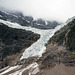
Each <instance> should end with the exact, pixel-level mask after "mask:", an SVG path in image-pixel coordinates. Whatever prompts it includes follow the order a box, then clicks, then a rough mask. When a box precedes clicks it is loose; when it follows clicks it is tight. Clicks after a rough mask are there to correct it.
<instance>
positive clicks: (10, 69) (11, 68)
mask: <svg viewBox="0 0 75 75" xmlns="http://www.w3.org/2000/svg"><path fill="white" fill-rule="evenodd" d="M18 67H19V65H17V66H13V67H10V68H8V69H7V70H6V71H4V72H2V73H0V75H4V74H6V73H8V72H10V71H12V70H16V69H17V68H18Z"/></svg>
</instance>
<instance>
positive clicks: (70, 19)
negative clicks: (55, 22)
mask: <svg viewBox="0 0 75 75" xmlns="http://www.w3.org/2000/svg"><path fill="white" fill-rule="evenodd" d="M74 19H75V16H74V17H72V18H68V20H67V21H66V23H67V24H68V23H69V22H71V21H72V20H74Z"/></svg>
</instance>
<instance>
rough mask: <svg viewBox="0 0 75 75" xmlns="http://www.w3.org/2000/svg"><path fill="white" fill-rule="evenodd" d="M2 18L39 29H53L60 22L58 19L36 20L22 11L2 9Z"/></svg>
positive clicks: (0, 12)
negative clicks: (51, 20)
mask: <svg viewBox="0 0 75 75" xmlns="http://www.w3.org/2000/svg"><path fill="white" fill-rule="evenodd" d="M0 19H2V20H6V21H11V22H16V23H18V24H20V25H22V26H31V27H35V28H39V29H53V28H55V27H56V26H57V25H59V24H60V23H58V22H57V21H53V22H50V21H46V20H43V19H41V18H39V19H37V20H34V19H33V17H31V16H24V15H23V14H22V13H21V12H13V13H12V12H8V13H7V12H5V11H4V12H3V11H0Z"/></svg>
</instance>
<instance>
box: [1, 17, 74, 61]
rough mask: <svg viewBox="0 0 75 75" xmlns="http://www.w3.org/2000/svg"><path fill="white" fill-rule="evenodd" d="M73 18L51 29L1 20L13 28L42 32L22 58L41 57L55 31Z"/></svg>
mask: <svg viewBox="0 0 75 75" xmlns="http://www.w3.org/2000/svg"><path fill="white" fill-rule="evenodd" d="M73 19H75V17H73V18H72V19H70V20H68V21H67V22H66V23H65V24H61V25H59V26H57V27H55V29H50V30H41V29H37V28H33V27H26V26H21V25H19V24H17V23H11V22H9V21H4V20H0V22H2V23H4V24H6V25H7V26H9V27H12V28H18V29H24V30H29V31H32V32H34V33H37V34H40V39H39V40H38V41H37V42H35V43H34V44H32V45H31V46H30V47H29V48H27V49H26V50H25V51H24V52H23V54H22V57H21V58H20V60H22V59H25V58H29V57H33V56H39V57H40V56H42V53H43V52H45V50H46V46H45V45H46V43H47V42H48V40H49V39H50V38H51V37H52V36H53V35H54V33H55V32H56V31H57V30H59V29H60V28H62V27H63V26H64V25H66V24H67V23H69V22H70V21H72V20H73Z"/></svg>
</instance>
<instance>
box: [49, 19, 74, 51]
mask: <svg viewBox="0 0 75 75" xmlns="http://www.w3.org/2000/svg"><path fill="white" fill-rule="evenodd" d="M49 43H52V44H57V45H58V46H61V45H63V46H65V47H66V49H67V50H70V51H75V19H74V20H73V21H72V22H70V23H68V24H67V25H66V26H64V27H63V28H62V29H60V30H59V31H57V32H56V33H55V35H54V36H53V37H52V38H51V39H50V40H49Z"/></svg>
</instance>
